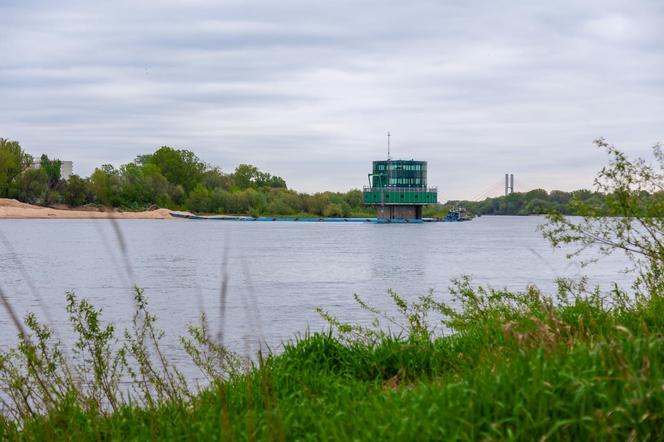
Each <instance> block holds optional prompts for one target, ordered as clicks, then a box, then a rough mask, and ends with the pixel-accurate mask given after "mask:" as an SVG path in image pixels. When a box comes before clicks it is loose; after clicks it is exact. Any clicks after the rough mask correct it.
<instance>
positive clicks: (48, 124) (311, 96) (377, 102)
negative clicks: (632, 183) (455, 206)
mask: <svg viewBox="0 0 664 442" xmlns="http://www.w3.org/2000/svg"><path fill="white" fill-rule="evenodd" d="M388 130H389V131H390V132H391V133H392V151H393V157H395V158H407V159H410V158H415V159H421V160H428V161H429V183H430V184H431V185H437V186H438V187H439V198H440V199H441V200H447V199H454V198H474V197H477V196H482V194H483V193H484V192H486V191H487V190H488V189H489V188H490V187H492V185H493V184H495V183H497V182H500V180H501V179H502V176H503V174H504V173H505V172H512V173H514V174H515V176H516V182H517V190H525V189H528V188H534V187H543V188H546V189H565V190H571V189H574V188H580V187H588V186H590V185H591V183H592V177H593V175H594V173H595V171H597V170H598V169H599V168H600V167H601V166H602V164H603V162H604V159H605V156H604V155H603V153H602V152H600V151H598V150H597V149H596V148H594V146H593V145H592V141H593V139H595V138H597V137H600V136H603V137H605V138H607V139H608V141H610V142H612V143H614V144H616V145H619V146H621V147H623V148H624V149H625V150H627V151H628V152H630V153H632V154H635V155H646V154H647V152H648V150H649V148H650V146H651V145H652V144H654V143H656V142H658V141H664V2H663V1H662V0H653V1H648V0H643V1H641V0H632V1H610V0H602V1H578V0H573V1H555V2H551V1H547V2H540V1H523V2H521V1H500V0H487V1H464V2H458V1H451V0H450V1H394V2H391V1H375V2H372V1H365V2H358V1H348V2H346V1H340V0H335V1H327V2H319V1H312V0H307V1H301V2H300V1H283V0H282V1H262V2H252V1H174V0H158V1H157V0H154V1H140V2H138V1H124V0H114V1H112V2H110V1H98V2H97V1H91V0H86V1H80V2H79V1H68V0H64V1H63V0H61V1H57V2H55V1H30V0H19V1H14V0H0V137H4V138H10V139H15V140H18V141H20V142H21V145H22V146H23V147H24V148H25V149H26V150H27V151H28V152H30V153H32V154H41V153H46V154H48V155H49V156H54V157H58V158H60V159H63V160H72V161H74V170H75V172H76V173H78V174H80V175H83V176H87V175H88V174H89V173H90V172H91V171H92V170H93V169H94V167H95V166H97V165H100V164H102V163H110V164H113V165H116V166H118V165H120V164H122V163H126V162H129V161H132V160H133V159H134V158H135V157H136V156H137V155H138V154H142V153H147V152H151V151H153V150H154V149H155V148H157V147H159V146H161V145H170V146H174V147H179V148H187V149H191V150H193V151H194V152H195V153H196V154H198V156H199V157H200V158H201V159H203V160H204V161H206V162H208V163H210V164H213V165H218V166H221V167H222V169H224V170H226V171H230V170H232V169H233V168H234V167H235V166H236V165H237V164H239V163H251V164H255V165H257V166H258V167H259V168H260V169H262V170H266V171H268V172H271V173H273V174H276V175H280V176H282V177H284V178H285V179H286V181H287V182H288V184H289V186H290V187H292V188H295V189H297V190H300V191H308V192H313V191H322V190H347V189H349V188H352V187H360V186H362V185H364V183H365V182H366V181H367V173H368V172H369V170H370V162H371V160H374V159H383V158H384V157H386V154H387V153H386V133H387V131H388ZM494 190H495V191H497V192H500V189H497V188H494Z"/></svg>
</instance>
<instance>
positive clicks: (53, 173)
mask: <svg viewBox="0 0 664 442" xmlns="http://www.w3.org/2000/svg"><path fill="white" fill-rule="evenodd" d="M39 167H40V168H41V169H42V170H43V171H44V172H46V176H47V177H48V188H49V190H54V189H55V188H56V186H57V185H58V184H59V183H60V179H61V170H62V161H60V160H57V159H55V160H51V159H49V158H48V156H46V154H42V156H41V159H40V163H39Z"/></svg>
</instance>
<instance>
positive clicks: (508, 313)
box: [0, 145, 664, 440]
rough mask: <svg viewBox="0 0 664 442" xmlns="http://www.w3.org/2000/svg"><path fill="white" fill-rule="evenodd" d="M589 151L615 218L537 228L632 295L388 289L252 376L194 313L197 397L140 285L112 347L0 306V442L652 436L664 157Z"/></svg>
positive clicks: (78, 306) (570, 287)
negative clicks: (201, 381)
mask: <svg viewBox="0 0 664 442" xmlns="http://www.w3.org/2000/svg"><path fill="white" fill-rule="evenodd" d="M605 147H606V148H607V150H608V152H609V154H610V156H611V160H610V163H609V165H608V166H607V167H606V168H605V169H603V170H602V171H601V172H600V174H599V175H598V177H597V180H596V183H597V186H598V187H599V188H600V189H604V191H605V193H607V194H610V195H614V196H615V198H613V199H611V200H610V202H611V204H610V207H612V208H613V210H615V212H614V213H615V214H616V215H618V214H620V217H614V218H609V219H607V218H605V217H602V216H598V215H597V214H596V213H595V212H592V210H595V209H592V208H589V209H588V210H590V211H591V212H590V213H588V214H587V215H586V217H585V218H584V219H583V220H582V221H581V222H578V221H570V220H569V219H567V218H565V217H564V216H561V215H559V214H553V215H551V216H550V218H549V222H548V224H546V225H545V226H544V227H543V228H542V230H543V234H544V236H545V237H546V238H547V239H548V240H549V241H551V243H552V244H553V245H554V246H559V245H561V244H568V245H571V246H573V247H574V248H573V249H572V250H573V251H572V255H574V254H582V255H583V254H585V255H584V256H589V257H590V259H596V258H598V257H601V256H602V255H605V254H611V253H620V252H622V253H625V254H626V256H627V257H628V258H629V262H630V263H631V265H632V271H634V272H635V274H636V275H637V276H638V277H637V279H636V282H635V284H634V286H633V287H631V288H621V287H618V286H614V287H612V288H611V289H610V290H608V291H601V290H600V289H599V288H593V287H589V286H588V285H587V282H586V281H585V280H583V279H582V280H580V281H572V280H566V279H561V280H559V281H558V290H557V292H556V293H543V292H541V291H540V290H538V289H537V288H536V287H527V288H526V289H525V290H524V291H521V292H512V291H507V290H500V289H492V288H485V287H479V286H477V285H474V284H473V283H472V282H471V280H470V279H469V278H466V277H462V278H460V279H459V280H456V281H454V282H453V283H452V286H451V287H450V289H449V293H447V294H446V295H445V296H438V295H437V294H434V293H430V294H426V295H423V296H421V297H418V298H416V299H413V300H407V299H404V298H403V297H401V296H400V295H398V294H396V293H394V292H389V293H388V296H389V297H391V299H392V301H393V305H394V308H393V309H392V311H389V312H383V311H380V310H377V309H375V308H373V307H372V306H371V304H370V303H369V302H367V301H366V300H364V299H362V298H360V297H357V296H356V300H357V302H358V303H359V305H360V306H361V307H362V308H364V309H366V310H367V311H368V312H370V313H371V314H372V315H373V316H374V318H375V319H374V320H373V321H371V322H369V323H362V324H357V323H349V322H346V321H344V320H343V318H338V317H336V316H335V315H333V314H331V313H330V312H327V311H323V310H319V313H320V314H321V316H322V317H323V318H324V319H325V320H327V322H328V324H329V330H328V331H327V332H321V333H313V334H305V335H304V336H302V337H300V338H298V339H295V340H294V341H292V342H290V343H287V344H285V346H284V348H283V350H282V351H280V352H278V353H277V352H262V353H260V354H259V355H258V357H257V359H256V360H254V361H253V362H251V361H249V360H246V359H243V358H241V357H239V356H238V355H235V354H233V353H232V352H230V351H229V350H228V349H227V348H226V347H224V345H223V339H221V336H222V335H221V334H219V335H218V336H217V337H213V336H212V334H213V333H211V330H210V327H209V324H208V321H207V319H206V317H205V316H204V315H202V316H201V320H200V322H199V323H198V324H194V325H192V326H191V327H190V328H189V333H188V335H187V336H185V337H183V338H182V339H181V342H182V345H183V346H184V350H185V351H186V353H187V354H188V355H189V356H190V358H191V361H192V362H193V364H195V365H196V366H197V367H199V369H200V370H201V373H202V374H203V375H205V376H206V377H207V379H208V380H209V383H208V384H206V385H205V386H203V387H201V388H194V387H192V386H191V385H189V384H188V383H187V381H186V379H185V378H184V376H182V375H181V373H180V371H179V370H178V369H177V367H176V366H175V365H173V364H172V363H171V362H170V361H169V359H168V355H167V354H165V353H164V351H163V349H162V348H161V346H160V341H161V338H162V333H161V332H160V330H159V328H158V322H157V318H155V317H154V316H153V315H152V314H150V313H149V309H148V305H147V301H146V298H145V295H144V293H143V292H142V291H141V290H140V289H136V290H135V292H134V301H135V305H136V313H135V315H134V317H133V321H132V325H131V326H130V327H129V329H128V330H126V331H124V333H119V332H118V331H117V330H116V329H115V326H114V325H113V323H112V321H111V322H109V321H106V320H105V318H104V317H103V316H102V313H101V311H99V310H97V309H95V308H94V306H92V305H91V304H89V303H88V302H87V301H86V300H84V299H80V298H78V297H76V296H75V295H74V294H68V295H67V312H68V314H69V320H70V323H71V325H72V327H73V331H74V334H75V335H76V336H77V337H78V338H77V340H76V341H75V343H74V345H73V347H72V348H71V350H66V349H65V347H64V346H63V345H62V344H61V343H59V341H58V338H57V334H56V333H55V331H54V330H52V329H50V328H49V327H48V326H46V325H44V324H42V323H40V322H39V321H38V320H37V318H36V317H35V316H34V315H28V316H27V317H26V318H25V320H24V321H20V320H19V319H18V318H17V317H16V315H15V314H14V312H13V310H12V309H11V305H10V304H9V303H8V302H7V298H6V296H5V295H4V294H2V293H1V292H0V295H2V298H3V305H4V306H5V307H6V308H7V310H8V312H9V316H10V318H12V320H13V321H14V324H15V326H16V329H17V330H18V331H19V339H18V345H17V346H16V348H13V349H10V350H5V351H3V352H2V353H1V354H0V389H2V392H3V393H2V396H0V397H1V398H2V401H3V402H4V404H3V405H4V407H3V410H2V411H3V417H2V418H0V438H2V439H3V440H4V439H8V440H12V439H38V440H42V439H76V440H92V439H94V440H99V439H120V440H124V439H133V440H143V439H166V440H170V439H178V440H181V439H205V440H208V439H213V440H662V439H663V438H664V278H662V275H663V274H662V269H663V268H664V205H662V201H653V200H652V199H651V198H650V195H651V194H652V193H653V192H655V191H656V190H657V189H660V190H661V189H662V185H663V184H664V156H663V155H662V154H661V151H660V150H659V148H655V151H654V152H655V156H656V158H657V160H658V163H659V164H655V165H651V164H647V163H646V162H644V161H641V160H636V161H631V160H629V159H627V158H626V157H625V156H624V155H623V154H622V153H620V152H619V151H617V150H615V149H614V148H613V147H611V146H608V145H606V146H605ZM598 190H599V189H598ZM644 191H645V192H644ZM587 252H592V253H591V254H590V255H587ZM221 319H222V321H223V318H221Z"/></svg>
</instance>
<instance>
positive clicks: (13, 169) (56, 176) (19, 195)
mask: <svg viewBox="0 0 664 442" xmlns="http://www.w3.org/2000/svg"><path fill="white" fill-rule="evenodd" d="M1 197H4V198H15V199H17V200H19V201H21V202H25V203H29V204H38V205H44V206H52V205H59V204H66V205H68V206H72V207H78V206H85V205H97V206H100V207H101V206H110V207H119V208H124V209H129V210H145V209H147V208H150V207H155V206H158V207H164V208H168V209H172V210H187V211H191V212H196V213H204V214H205V213H214V214H236V215H250V216H260V215H276V216H298V217H307V216H312V217H317V216H318V217H320V216H324V217H351V216H357V217H367V216H375V210H372V209H370V208H366V207H364V206H363V204H362V192H361V191H359V190H351V191H348V192H345V193H343V192H320V193H316V194H306V193H299V192H296V191H294V190H291V189H288V187H287V185H286V181H285V180H284V179H283V178H281V177H278V176H274V175H271V174H269V173H267V172H263V171H260V170H258V168H256V167H255V166H252V165H249V164H240V165H239V166H237V167H236V168H235V170H234V171H233V172H231V173H225V172H223V171H222V170H221V169H219V168H218V167H213V166H210V165H208V164H206V163H204V162H203V161H201V160H200V159H199V158H198V157H197V156H196V155H195V154H194V153H193V152H191V151H189V150H186V149H174V148H172V147H168V146H163V147H161V148H159V149H157V150H156V151H155V152H154V153H152V154H148V155H140V156H138V157H137V158H136V159H135V160H134V161H133V162H131V163H128V164H124V165H122V166H120V167H118V168H115V167H113V166H111V165H108V164H106V165H103V166H101V167H98V168H97V169H95V171H94V172H93V173H92V174H91V175H90V176H89V177H87V178H82V177H79V176H78V175H72V176H71V177H69V179H67V180H64V179H62V177H61V176H60V161H59V160H52V159H49V158H48V157H46V156H45V155H42V156H41V161H40V164H39V166H37V167H33V158H32V157H31V156H30V155H28V154H26V153H25V152H24V151H23V149H22V148H21V146H20V144H19V143H18V142H16V141H9V140H5V139H0V198H1Z"/></svg>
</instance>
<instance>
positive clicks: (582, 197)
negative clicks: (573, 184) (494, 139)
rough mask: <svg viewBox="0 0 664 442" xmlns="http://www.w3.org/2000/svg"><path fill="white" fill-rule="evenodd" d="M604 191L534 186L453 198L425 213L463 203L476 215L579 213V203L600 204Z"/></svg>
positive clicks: (439, 212)
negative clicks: (487, 195) (466, 198)
mask: <svg viewBox="0 0 664 442" xmlns="http://www.w3.org/2000/svg"><path fill="white" fill-rule="evenodd" d="M604 201H605V194H603V193H601V192H591V191H588V190H575V191H573V192H563V191H561V190H553V191H551V192H547V191H546V190H544V189H535V190H531V191H530V192H525V193H519V192H515V193H511V194H509V195H507V196H500V197H495V198H486V199H484V200H483V201H463V200H452V201H448V202H446V203H445V204H440V205H436V206H429V207H426V208H425V209H424V214H425V216H431V217H442V216H445V215H446V214H447V211H448V210H451V209H456V208H458V207H463V208H465V209H466V210H468V211H469V212H470V213H471V214H473V215H548V214H549V213H553V212H556V213H560V214H563V215H580V214H581V211H580V210H579V207H578V204H579V203H581V204H584V205H588V206H592V207H598V208H599V207H601V206H602V204H603V203H604Z"/></svg>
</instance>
